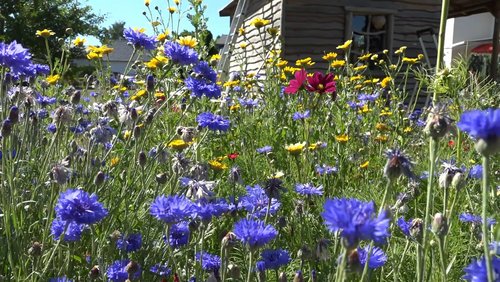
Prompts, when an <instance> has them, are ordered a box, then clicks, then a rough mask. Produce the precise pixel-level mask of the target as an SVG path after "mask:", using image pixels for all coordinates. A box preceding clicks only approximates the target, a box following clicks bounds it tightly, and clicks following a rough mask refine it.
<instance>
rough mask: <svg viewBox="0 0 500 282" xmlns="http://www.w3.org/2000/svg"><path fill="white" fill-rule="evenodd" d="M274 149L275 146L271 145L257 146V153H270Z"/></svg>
mask: <svg viewBox="0 0 500 282" xmlns="http://www.w3.org/2000/svg"><path fill="white" fill-rule="evenodd" d="M272 150H273V147H271V146H264V147H262V148H257V153H259V154H267V153H270V152H271V151H272Z"/></svg>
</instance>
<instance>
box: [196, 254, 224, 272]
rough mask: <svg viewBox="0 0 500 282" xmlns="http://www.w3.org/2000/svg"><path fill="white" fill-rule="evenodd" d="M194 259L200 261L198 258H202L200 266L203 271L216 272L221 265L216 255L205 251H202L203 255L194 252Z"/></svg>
mask: <svg viewBox="0 0 500 282" xmlns="http://www.w3.org/2000/svg"><path fill="white" fill-rule="evenodd" d="M195 258H196V261H198V262H199V261H200V258H201V259H202V262H201V263H202V265H201V268H203V270H205V271H213V272H217V271H219V268H220V265H221V259H220V257H219V256H218V255H212V254H209V253H206V252H203V255H200V253H199V252H198V253H196V256H195Z"/></svg>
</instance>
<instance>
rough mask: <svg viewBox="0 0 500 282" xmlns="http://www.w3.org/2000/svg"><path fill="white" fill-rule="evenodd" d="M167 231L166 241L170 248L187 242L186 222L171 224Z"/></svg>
mask: <svg viewBox="0 0 500 282" xmlns="http://www.w3.org/2000/svg"><path fill="white" fill-rule="evenodd" d="M169 233H170V235H169V236H170V238H169V241H168V243H169V245H170V246H171V247H172V248H174V249H176V248H179V247H182V246H185V245H187V244H188V242H189V234H190V231H189V225H188V224H187V223H186V222H180V223H177V224H174V225H172V227H170V232H169Z"/></svg>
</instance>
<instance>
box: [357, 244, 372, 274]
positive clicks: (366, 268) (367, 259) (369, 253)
mask: <svg viewBox="0 0 500 282" xmlns="http://www.w3.org/2000/svg"><path fill="white" fill-rule="evenodd" d="M372 249H373V242H371V243H370V248H369V249H368V254H367V256H366V261H365V266H364V267H363V274H361V279H360V280H359V281H361V282H363V281H365V277H366V274H367V273H368V262H369V261H370V256H371V254H372Z"/></svg>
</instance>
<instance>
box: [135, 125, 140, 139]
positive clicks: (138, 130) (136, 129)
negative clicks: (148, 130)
mask: <svg viewBox="0 0 500 282" xmlns="http://www.w3.org/2000/svg"><path fill="white" fill-rule="evenodd" d="M141 131H142V127H141V126H138V125H136V126H135V127H134V131H133V134H134V138H135V139H137V138H139V136H141Z"/></svg>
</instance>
